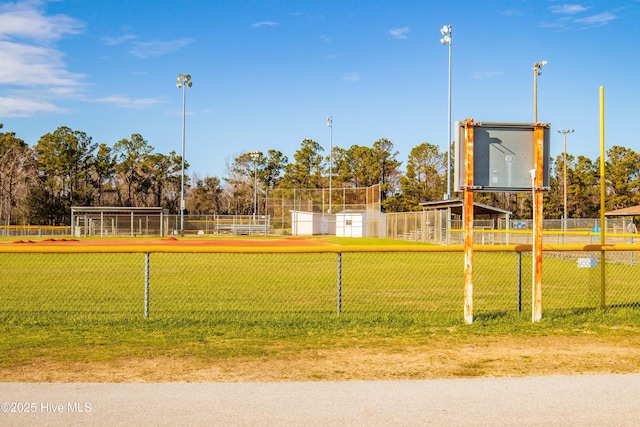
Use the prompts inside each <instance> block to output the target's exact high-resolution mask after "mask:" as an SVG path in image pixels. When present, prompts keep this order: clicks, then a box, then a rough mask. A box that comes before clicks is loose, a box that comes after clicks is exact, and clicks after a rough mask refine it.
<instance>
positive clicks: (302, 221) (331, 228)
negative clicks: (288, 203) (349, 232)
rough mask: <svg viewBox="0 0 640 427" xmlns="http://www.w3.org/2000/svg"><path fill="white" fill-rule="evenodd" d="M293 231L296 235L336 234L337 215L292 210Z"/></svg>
mask: <svg viewBox="0 0 640 427" xmlns="http://www.w3.org/2000/svg"><path fill="white" fill-rule="evenodd" d="M291 233H292V234H293V235H294V236H317V235H330V236H333V235H335V234H336V215H335V214H326V213H320V212H306V211H291Z"/></svg>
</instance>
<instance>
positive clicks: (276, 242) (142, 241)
mask: <svg viewBox="0 0 640 427" xmlns="http://www.w3.org/2000/svg"><path fill="white" fill-rule="evenodd" d="M11 243H12V244H28V245H37V246H41V245H56V246H57V245H71V246H110V245H114V246H128V245H131V246H140V245H162V246H262V247H274V246H275V247H282V246H331V245H332V243H330V242H327V241H325V240H323V239H314V238H300V237H282V238H269V237H265V238H243V237H240V238H238V237H220V238H215V237H203V238H199V237H198V238H189V237H165V238H160V237H159V238H156V239H153V238H147V237H139V238H135V237H132V238H104V239H101V238H91V239H73V238H51V239H42V240H36V239H31V240H25V239H23V240H15V241H12V242H11Z"/></svg>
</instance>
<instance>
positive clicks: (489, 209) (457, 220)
mask: <svg viewBox="0 0 640 427" xmlns="http://www.w3.org/2000/svg"><path fill="white" fill-rule="evenodd" d="M463 204H464V202H463V200H462V199H450V200H435V201H430V202H425V203H420V206H422V210H423V212H424V214H425V216H424V219H423V222H424V223H423V224H422V227H423V229H422V231H423V232H425V233H426V235H427V236H428V238H427V239H426V240H427V241H433V242H436V243H440V244H452V243H459V242H458V241H456V240H459V241H460V242H461V241H462V237H460V238H459V239H456V238H455V235H454V233H452V230H454V229H458V230H461V229H462V208H463ZM511 215H512V212H511V211H508V210H505V209H500V208H497V207H495V206H488V205H485V204H483V203H478V202H473V224H474V228H476V229H482V230H495V229H506V230H508V229H509V225H510V219H511ZM480 238H481V239H484V237H483V235H480ZM507 239H508V235H507ZM454 241H455V242H454ZM479 243H486V242H484V241H481V242H479ZM492 243H493V242H492ZM506 243H508V242H506Z"/></svg>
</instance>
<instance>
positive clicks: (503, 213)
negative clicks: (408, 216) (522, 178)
mask: <svg viewBox="0 0 640 427" xmlns="http://www.w3.org/2000/svg"><path fill="white" fill-rule="evenodd" d="M463 204H464V201H463V200H462V199H451V200H435V201H431V202H425V203H420V206H422V209H423V210H425V211H439V210H447V209H451V213H452V214H454V215H458V216H462V207H463ZM512 214H513V212H511V211H507V210H504V209H500V208H496V207H493V206H489V205H485V204H483V203H478V202H473V215H474V216H475V217H481V216H483V217H489V218H496V217H497V218H509V217H511V215H512Z"/></svg>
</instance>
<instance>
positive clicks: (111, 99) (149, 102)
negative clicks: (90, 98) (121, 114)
mask: <svg viewBox="0 0 640 427" xmlns="http://www.w3.org/2000/svg"><path fill="white" fill-rule="evenodd" d="M95 101H96V102H102V103H106V104H113V105H116V106H118V107H123V108H147V107H151V106H153V105H157V104H160V103H162V101H160V100H159V99H156V98H137V99H131V98H127V97H125V96H118V95H112V96H107V97H104V98H99V99H96V100H95Z"/></svg>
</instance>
